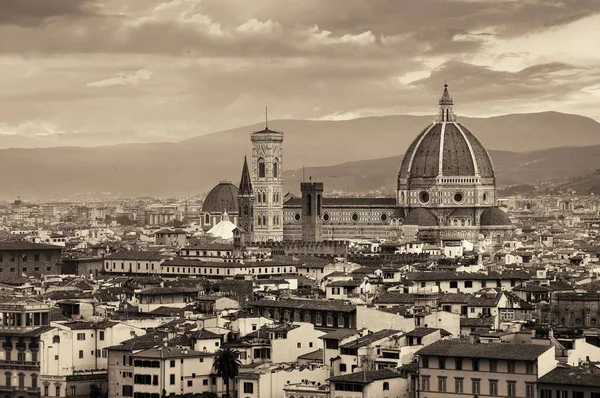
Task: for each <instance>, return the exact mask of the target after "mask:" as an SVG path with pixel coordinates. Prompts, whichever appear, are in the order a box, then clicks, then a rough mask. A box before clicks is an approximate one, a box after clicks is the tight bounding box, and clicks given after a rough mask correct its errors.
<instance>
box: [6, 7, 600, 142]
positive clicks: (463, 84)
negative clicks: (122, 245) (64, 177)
mask: <svg viewBox="0 0 600 398" xmlns="http://www.w3.org/2000/svg"><path fill="white" fill-rule="evenodd" d="M599 42H600V0H402V1H399V0H252V1H249V0H162V1H161V0H51V1H48V0H1V1H0V145H2V144H1V142H2V140H12V141H10V142H18V143H22V142H34V141H35V142H38V143H42V144H40V145H46V144H47V145H54V144H56V143H58V142H60V143H69V144H73V145H106V144H112V143H121V142H149V141H178V140H181V139H185V138H188V137H192V136H197V135H201V134H206V133H211V132H216V131H220V130H224V129H228V128H234V127H238V126H241V125H248V124H254V123H258V122H260V121H261V120H263V119H264V108H265V106H268V109H269V118H270V119H283V118H286V119H315V120H343V119H351V118H356V117H363V116H380V115H391V114H434V113H435V112H436V107H437V100H438V98H439V96H440V94H441V90H442V86H443V84H444V81H447V82H448V84H449V89H450V93H451V94H452V96H453V97H454V100H455V104H456V105H455V112H456V113H457V114H458V115H459V116H460V115H468V116H492V115H501V114H507V113H524V112H541V111H560V112H566V113H576V114H580V115H584V116H588V117H590V118H593V119H595V120H598V121H600V106H598V105H599V104H600V51H598V48H599V47H598V46H599V44H598V43H599ZM7 142H8V141H7ZM15 145H20V144H15Z"/></svg>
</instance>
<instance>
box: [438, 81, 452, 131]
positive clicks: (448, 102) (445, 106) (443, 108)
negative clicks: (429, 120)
mask: <svg viewBox="0 0 600 398" xmlns="http://www.w3.org/2000/svg"><path fill="white" fill-rule="evenodd" d="M439 106H440V109H439V112H438V116H437V120H436V121H437V122H438V123H441V122H455V121H456V116H455V115H454V111H453V109H452V108H453V107H454V101H453V100H452V97H450V93H449V92H448V83H447V82H446V81H445V80H444V91H443V92H442V97H441V98H440V101H439Z"/></svg>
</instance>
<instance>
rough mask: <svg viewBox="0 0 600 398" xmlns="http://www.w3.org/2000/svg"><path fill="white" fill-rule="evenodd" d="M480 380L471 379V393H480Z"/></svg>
mask: <svg viewBox="0 0 600 398" xmlns="http://www.w3.org/2000/svg"><path fill="white" fill-rule="evenodd" d="M480 390H481V389H480V380H479V379H471V393H473V394H480Z"/></svg>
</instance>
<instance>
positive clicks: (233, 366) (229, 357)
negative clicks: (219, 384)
mask: <svg viewBox="0 0 600 398" xmlns="http://www.w3.org/2000/svg"><path fill="white" fill-rule="evenodd" d="M240 366H242V362H241V361H240V355H239V352H237V351H236V350H232V349H230V348H221V349H220V350H219V351H217V352H216V353H215V358H214V362H213V369H214V370H215V372H216V373H217V376H219V377H221V378H222V379H223V383H224V384H225V396H226V397H228V398H229V380H230V379H235V378H236V377H237V375H238V373H239V370H240Z"/></svg>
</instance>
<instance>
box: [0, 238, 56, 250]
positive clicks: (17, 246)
mask: <svg viewBox="0 0 600 398" xmlns="http://www.w3.org/2000/svg"><path fill="white" fill-rule="evenodd" d="M3 250H62V247H61V246H55V245H47V244H45V243H33V242H28V241H25V240H14V241H3V242H0V251H3Z"/></svg>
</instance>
